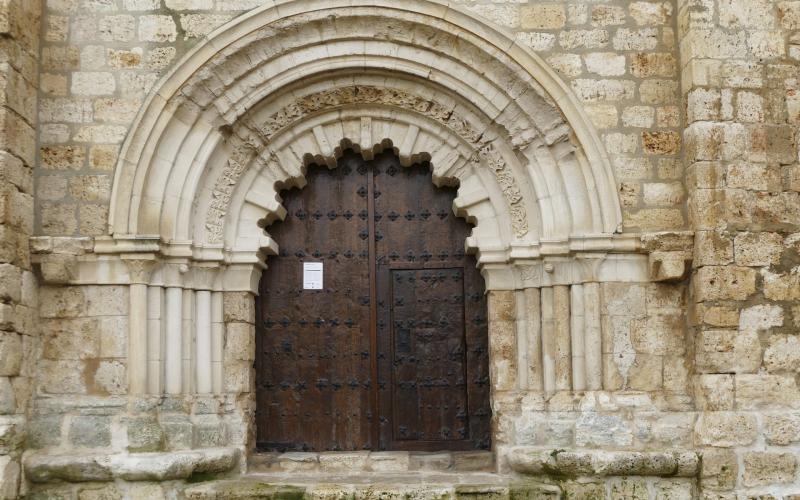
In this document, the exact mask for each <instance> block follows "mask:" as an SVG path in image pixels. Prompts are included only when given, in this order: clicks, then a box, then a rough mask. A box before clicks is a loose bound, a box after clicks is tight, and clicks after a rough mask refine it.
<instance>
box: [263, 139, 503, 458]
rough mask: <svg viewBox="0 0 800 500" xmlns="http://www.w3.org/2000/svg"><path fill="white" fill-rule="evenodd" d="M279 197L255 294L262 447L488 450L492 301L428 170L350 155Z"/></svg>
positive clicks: (463, 225) (465, 231) (447, 199)
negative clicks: (280, 214) (274, 247)
mask: <svg viewBox="0 0 800 500" xmlns="http://www.w3.org/2000/svg"><path fill="white" fill-rule="evenodd" d="M306 179H307V181H308V182H307V185H306V186H305V187H304V188H302V189H297V188H295V189H291V190H288V191H285V192H283V193H282V196H283V203H284V206H285V208H286V211H287V215H286V218H285V220H283V221H281V222H278V223H275V224H273V225H271V226H270V227H269V232H270V235H271V236H272V237H273V238H274V239H275V241H277V243H278V244H279V246H280V253H279V255H277V256H274V257H270V258H269V259H268V260H267V266H268V267H267V269H266V270H265V271H264V274H263V276H262V279H261V283H260V287H259V288H260V293H259V297H258V300H257V339H256V349H257V352H256V380H257V389H256V404H257V408H256V432H257V447H258V449H259V450H260V451H345V450H348V451H352V450H373V451H378V450H419V451H437V450H453V451H456V450H473V449H475V450H482V449H488V448H489V446H490V419H491V410H490V405H489V391H490V385H489V369H488V347H487V343H488V336H487V307H486V299H485V294H484V282H483V278H482V277H481V275H480V272H479V270H478V269H477V266H476V260H475V258H474V256H472V255H469V254H467V253H465V251H464V241H465V238H466V237H467V236H468V235H469V232H470V225H469V224H468V223H467V222H466V221H464V220H463V219H460V218H458V217H456V216H455V215H454V214H453V209H452V203H453V199H454V198H455V195H456V191H455V189H453V188H437V187H436V186H434V184H433V182H432V180H431V172H430V166H429V165H428V164H426V163H423V164H416V165H413V166H411V167H402V166H401V165H400V161H399V158H398V157H397V156H396V155H394V154H393V153H391V152H387V153H383V154H381V155H378V156H376V158H375V159H374V160H371V161H366V160H364V159H363V158H362V157H361V156H360V155H358V154H356V153H354V152H352V151H347V152H346V153H345V154H344V155H343V156H342V157H341V158H340V159H339V161H338V165H337V168H335V169H328V168H327V167H321V166H316V165H314V166H311V167H309V169H308V173H307V176H306Z"/></svg>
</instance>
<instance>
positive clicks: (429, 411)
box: [391, 268, 469, 444]
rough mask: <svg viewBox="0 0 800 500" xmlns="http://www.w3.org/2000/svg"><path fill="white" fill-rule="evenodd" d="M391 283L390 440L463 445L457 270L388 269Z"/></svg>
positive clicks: (465, 435)
mask: <svg viewBox="0 0 800 500" xmlns="http://www.w3.org/2000/svg"><path fill="white" fill-rule="evenodd" d="M391 282H392V286H391V304H392V356H391V365H392V407H393V415H392V418H393V422H392V424H393V425H392V437H393V438H394V441H420V442H426V441H461V440H464V439H466V438H468V437H469V422H468V420H467V409H468V405H467V384H466V376H467V374H466V357H465V355H464V352H465V346H464V340H465V339H464V300H463V299H464V272H463V269H462V268H438V269H435V268H434V269H393V270H392V271H391ZM440 444H444V443H440Z"/></svg>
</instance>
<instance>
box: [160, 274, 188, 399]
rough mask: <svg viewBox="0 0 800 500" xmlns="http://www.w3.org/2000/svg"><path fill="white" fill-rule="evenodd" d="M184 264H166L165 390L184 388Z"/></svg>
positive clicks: (178, 390) (172, 390) (168, 392)
mask: <svg viewBox="0 0 800 500" xmlns="http://www.w3.org/2000/svg"><path fill="white" fill-rule="evenodd" d="M186 269H187V268H186V266H185V265H183V264H167V265H165V266H164V284H165V289H164V338H165V342H164V392H166V393H167V394H180V393H181V391H182V389H183V380H182V375H183V283H182V281H183V280H182V274H183V273H185V272H186Z"/></svg>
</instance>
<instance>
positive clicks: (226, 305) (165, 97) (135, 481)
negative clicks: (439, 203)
mask: <svg viewBox="0 0 800 500" xmlns="http://www.w3.org/2000/svg"><path fill="white" fill-rule="evenodd" d="M0 33H1V34H2V36H0V55H1V56H0V97H2V98H1V99H0V414H2V415H0V498H65V499H81V500H86V499H100V498H103V499H121V498H126V499H127V498H129V499H138V498H155V499H159V498H170V499H172V498H289V497H292V498H296V497H302V496H306V497H308V498H352V497H357V498H368V497H371V496H370V495H372V496H381V495H384V496H389V495H394V496H399V495H403V496H408V497H415V498H417V497H419V498H429V497H430V498H432V497H437V498H441V497H445V498H456V497H468V496H469V497H474V496H486V497H490V496H491V497H494V498H570V499H573V498H586V499H589V498H615V499H616V498H631V499H634V498H635V499H645V498H658V499H690V498H700V499H708V500H711V499H715V500H716V499H719V500H723V499H743V498H764V499H766V498H775V499H786V500H789V499H798V498H800V476H799V475H798V474H799V472H800V471H798V458H800V389H798V385H797V377H798V372H800V157H799V156H798V141H799V140H800V135H798V132H799V131H800V129H799V127H798V125H800V1H783V0H646V1H623V0H543V1H536V0H476V1H471V0H470V1H466V0H451V1H450V2H445V1H443V0H403V1H401V2H396V1H395V2H389V1H383V0H373V1H367V0H0ZM348 147H352V148H354V149H355V150H357V151H359V152H361V153H362V154H363V155H364V156H365V158H367V157H369V156H370V155H372V154H375V153H376V152H378V151H381V150H383V149H386V148H394V150H395V151H396V152H397V153H398V154H399V155H400V158H401V161H402V162H403V163H404V165H408V164H411V163H414V162H416V161H425V160H429V161H430V162H431V165H432V168H433V171H434V177H435V178H437V179H440V180H441V181H442V182H443V183H446V184H451V185H458V186H459V192H458V197H457V198H456V201H455V203H454V208H455V210H456V214H457V215H459V216H461V217H465V218H467V220H469V221H470V222H471V223H473V224H475V229H474V231H473V234H472V236H471V237H470V238H469V239H468V240H467V241H466V242H465V244H466V248H467V249H468V250H469V251H471V252H475V253H476V254H477V255H478V262H479V266H480V267H481V270H482V273H483V275H484V278H485V280H486V285H487V290H488V294H489V296H488V298H489V300H488V311H487V317H488V319H489V345H490V372H491V388H492V389H491V390H492V399H491V401H492V418H493V426H492V429H493V430H492V446H493V449H492V452H491V453H489V454H458V453H441V454H434V455H424V454H415V453H408V452H372V453H370V452H364V451H361V452H349V453H347V452H345V453H321V454H316V453H306V454H283V455H277V454H275V455H264V454H258V453H256V452H255V451H254V442H255V439H254V423H253V421H254V413H255V412H256V411H258V408H257V407H256V405H255V400H254V396H253V391H254V384H255V373H254V369H253V359H254V355H255V331H256V328H255V321H256V320H255V317H256V316H255V302H254V300H255V299H254V297H255V293H256V292H257V290H258V279H259V276H260V273H261V269H262V268H263V266H264V265H269V255H274V252H276V251H277V249H278V248H279V246H280V243H281V242H280V241H273V240H272V239H271V238H270V236H269V224H271V223H272V222H274V221H275V220H279V219H281V218H283V217H284V216H285V209H284V208H283V207H282V206H281V200H280V197H279V192H280V189H283V188H285V187H291V186H297V187H300V186H302V185H303V183H304V169H303V168H302V167H304V166H306V165H308V164H309V163H315V162H316V163H326V164H329V165H335V161H336V157H337V156H338V155H340V154H341V150H342V149H346V148H348ZM334 474H335V475H336V477H337V479H336V480H333V479H331V478H332V477H333V476H332V475H334ZM314 478H317V479H318V480H315V479H314ZM426 485H427V486H426Z"/></svg>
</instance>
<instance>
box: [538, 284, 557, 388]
mask: <svg viewBox="0 0 800 500" xmlns="http://www.w3.org/2000/svg"><path fill="white" fill-rule="evenodd" d="M541 296H542V307H541V311H542V379H543V383H542V386H543V388H544V391H545V392H546V393H548V394H552V393H553V392H555V390H556V331H555V322H554V320H553V287H551V286H546V287H544V288H542V291H541Z"/></svg>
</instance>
